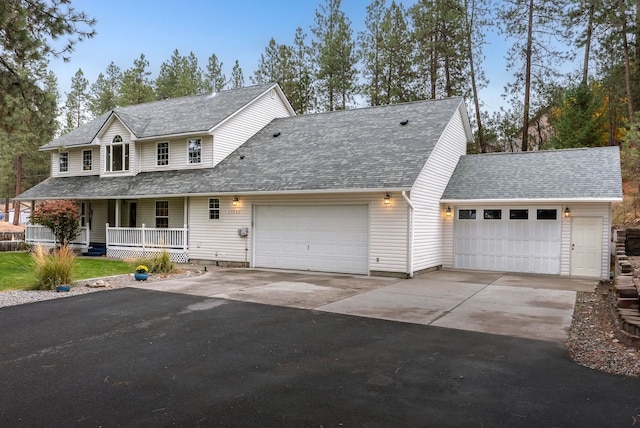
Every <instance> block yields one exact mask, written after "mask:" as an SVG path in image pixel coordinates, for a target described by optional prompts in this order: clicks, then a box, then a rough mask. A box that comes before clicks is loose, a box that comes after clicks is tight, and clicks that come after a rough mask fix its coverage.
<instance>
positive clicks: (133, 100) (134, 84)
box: [117, 54, 156, 107]
mask: <svg viewBox="0 0 640 428" xmlns="http://www.w3.org/2000/svg"><path fill="white" fill-rule="evenodd" d="M147 67H149V61H147V59H146V58H145V56H144V54H140V58H138V59H136V60H135V61H134V62H133V67H132V68H130V69H128V70H126V71H125V72H124V73H123V75H122V84H121V85H120V90H119V91H118V98H117V104H118V105H119V106H121V107H124V106H129V105H134V104H141V103H146V102H149V101H153V100H155V99H156V96H155V94H154V91H153V87H152V86H151V81H150V80H149V76H150V75H151V72H150V71H148V70H147Z"/></svg>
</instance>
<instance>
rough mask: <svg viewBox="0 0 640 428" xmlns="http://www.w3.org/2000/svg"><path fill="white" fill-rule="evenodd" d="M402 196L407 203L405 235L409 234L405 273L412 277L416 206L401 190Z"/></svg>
mask: <svg viewBox="0 0 640 428" xmlns="http://www.w3.org/2000/svg"><path fill="white" fill-rule="evenodd" d="M402 197H403V198H404V200H405V201H407V205H409V224H407V235H408V236H409V241H408V242H407V275H408V276H409V278H413V236H414V235H413V229H414V228H413V220H414V214H415V209H416V207H414V206H413V202H411V199H409V197H408V196H407V192H405V191H404V190H403V191H402Z"/></svg>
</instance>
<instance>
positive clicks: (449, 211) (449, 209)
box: [445, 206, 451, 217]
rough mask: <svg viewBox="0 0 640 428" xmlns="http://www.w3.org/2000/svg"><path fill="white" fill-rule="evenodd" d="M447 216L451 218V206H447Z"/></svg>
mask: <svg viewBox="0 0 640 428" xmlns="http://www.w3.org/2000/svg"><path fill="white" fill-rule="evenodd" d="M445 215H446V216H447V217H451V207H450V206H447V211H446V212H445Z"/></svg>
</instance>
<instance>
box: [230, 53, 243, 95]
mask: <svg viewBox="0 0 640 428" xmlns="http://www.w3.org/2000/svg"><path fill="white" fill-rule="evenodd" d="M229 83H230V85H231V89H240V88H242V87H244V74H243V73H242V68H240V63H239V62H238V60H236V62H235V64H233V69H232V70H231V81H230V82H229Z"/></svg>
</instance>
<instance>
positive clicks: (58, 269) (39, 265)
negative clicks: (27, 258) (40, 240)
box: [31, 245, 76, 290]
mask: <svg viewBox="0 0 640 428" xmlns="http://www.w3.org/2000/svg"><path fill="white" fill-rule="evenodd" d="M31 257H32V259H33V261H34V263H35V274H36V280H37V282H36V286H37V288H39V289H40V290H54V289H55V288H56V286H57V285H65V284H71V276H72V273H73V266H74V265H75V262H76V255H75V254H74V253H73V250H72V249H71V248H69V247H68V246H66V245H65V246H62V247H60V248H56V249H54V250H53V252H52V253H51V254H49V252H48V251H47V250H46V249H44V248H43V247H42V246H40V245H38V246H36V247H35V249H34V251H33V253H32V254H31Z"/></svg>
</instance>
